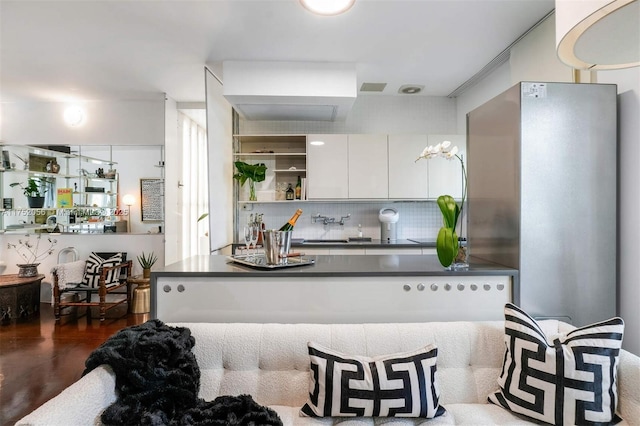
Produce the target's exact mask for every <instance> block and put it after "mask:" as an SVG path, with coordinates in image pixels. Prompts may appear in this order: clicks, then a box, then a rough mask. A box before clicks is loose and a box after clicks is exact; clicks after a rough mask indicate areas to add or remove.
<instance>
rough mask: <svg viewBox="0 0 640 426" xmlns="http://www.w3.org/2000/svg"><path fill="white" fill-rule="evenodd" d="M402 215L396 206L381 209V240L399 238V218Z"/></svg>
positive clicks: (388, 240)
mask: <svg viewBox="0 0 640 426" xmlns="http://www.w3.org/2000/svg"><path fill="white" fill-rule="evenodd" d="M399 218H400V215H399V213H398V210H396V209H394V208H391V207H389V208H383V209H380V212H379V214H378V220H379V221H380V240H381V241H384V242H390V241H396V240H397V239H398V227H397V225H398V219H399Z"/></svg>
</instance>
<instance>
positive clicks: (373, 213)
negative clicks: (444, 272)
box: [237, 201, 442, 241]
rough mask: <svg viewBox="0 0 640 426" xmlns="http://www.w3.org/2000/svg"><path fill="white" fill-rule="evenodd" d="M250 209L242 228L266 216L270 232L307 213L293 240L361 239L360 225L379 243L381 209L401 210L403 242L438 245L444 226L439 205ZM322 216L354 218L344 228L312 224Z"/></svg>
mask: <svg viewBox="0 0 640 426" xmlns="http://www.w3.org/2000/svg"><path fill="white" fill-rule="evenodd" d="M246 205H247V206H251V207H252V208H253V210H251V211H247V210H243V209H240V210H239V224H240V225H243V224H245V223H247V221H248V218H249V215H250V214H256V213H263V214H264V217H263V219H264V223H265V226H266V227H267V229H277V228H280V227H281V226H282V225H283V224H284V223H285V222H286V221H287V220H289V218H290V217H291V216H292V215H293V213H294V212H295V211H296V209H298V208H301V209H302V211H303V213H302V216H300V218H299V219H298V222H297V223H296V227H295V229H294V231H293V238H307V239H309V238H312V239H320V238H325V239H338V238H348V237H355V236H357V235H358V224H361V225H362V234H363V237H371V238H373V239H379V238H380V222H379V220H378V213H379V212H380V209H382V208H389V207H391V208H395V209H397V210H398V214H399V220H398V224H397V230H398V238H399V239H407V238H420V239H430V240H434V241H435V239H436V236H437V234H438V230H439V229H440V227H441V226H442V215H441V213H440V210H439V209H438V205H437V204H436V203H435V201H413V202H393V201H388V202H385V201H380V202H341V203H330V202H327V203H323V202H304V201H302V202H300V201H290V202H281V203H265V204H262V203H257V204H246ZM318 213H319V214H321V215H322V216H327V217H334V218H335V219H336V221H339V220H340V218H341V217H342V216H347V215H348V214H351V217H350V218H349V219H348V220H346V221H345V224H344V225H343V226H342V225H339V224H337V223H333V224H328V225H323V224H322V223H320V222H318V223H312V221H311V217H312V216H314V215H317V214H318ZM240 232H242V226H240ZM237 241H242V236H241V235H238V238H237Z"/></svg>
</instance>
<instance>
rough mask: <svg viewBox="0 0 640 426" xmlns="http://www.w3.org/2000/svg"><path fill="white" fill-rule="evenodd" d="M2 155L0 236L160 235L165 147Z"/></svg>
mask: <svg viewBox="0 0 640 426" xmlns="http://www.w3.org/2000/svg"><path fill="white" fill-rule="evenodd" d="M0 148H1V150H2V157H1V159H2V161H1V163H0V198H1V199H2V206H1V207H2V208H1V209H0V212H1V213H2V214H1V215H0V232H3V233H29V232H55V233H57V232H60V233H77V234H103V233H113V232H115V233H134V234H147V233H162V232H163V224H164V147H163V146H162V145H99V146H98V145H95V146H94V145H82V146H68V145H48V146H42V145H38V146H27V145H0Z"/></svg>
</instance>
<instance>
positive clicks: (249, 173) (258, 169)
mask: <svg viewBox="0 0 640 426" xmlns="http://www.w3.org/2000/svg"><path fill="white" fill-rule="evenodd" d="M233 164H234V165H235V166H236V169H238V173H236V174H235V175H233V178H234V179H236V180H238V182H240V186H242V185H244V183H245V182H246V181H247V179H251V180H252V181H254V182H262V181H263V180H265V179H266V177H267V166H265V165H264V164H263V163H260V164H247V163H245V162H244V161H236V162H235V163H233Z"/></svg>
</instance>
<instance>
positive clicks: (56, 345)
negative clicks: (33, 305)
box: [0, 303, 149, 425]
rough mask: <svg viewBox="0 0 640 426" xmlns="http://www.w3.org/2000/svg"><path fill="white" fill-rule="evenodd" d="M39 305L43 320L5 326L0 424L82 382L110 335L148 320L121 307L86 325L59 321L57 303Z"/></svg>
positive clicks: (0, 331) (1, 329)
mask: <svg viewBox="0 0 640 426" xmlns="http://www.w3.org/2000/svg"><path fill="white" fill-rule="evenodd" d="M40 309H41V310H40V318H39V319H38V318H35V319H32V320H30V321H28V322H22V323H19V324H15V325H5V326H0V425H12V424H14V423H15V422H16V421H18V420H19V419H21V418H22V417H24V416H25V415H27V414H29V413H30V412H31V411H33V410H35V409H36V408H37V407H39V406H40V405H42V404H44V403H45V402H46V401H48V400H49V399H51V398H53V397H54V396H56V395H57V394H59V393H60V392H61V391H62V390H63V389H64V388H66V387H67V386H69V385H70V384H72V383H73V382H75V381H76V380H78V379H79V378H80V377H81V375H82V372H83V371H84V361H85V360H86V359H87V357H88V356H89V354H90V353H91V352H92V351H93V350H94V349H95V348H97V347H98V346H100V345H101V344H102V343H103V342H104V341H105V340H106V339H107V338H108V337H109V336H111V335H112V334H114V333H115V332H117V331H118V330H120V329H122V328H124V327H127V326H130V325H136V324H141V323H143V322H145V321H147V320H148V319H149V314H127V313H126V306H122V307H118V308H114V309H112V310H111V311H109V312H108V313H107V319H106V320H105V322H104V324H102V325H100V320H99V319H96V318H94V319H93V320H92V322H91V324H87V319H86V317H82V318H80V319H78V320H76V321H71V322H68V323H66V324H63V325H55V321H54V318H53V309H52V307H51V306H50V305H49V304H47V303H42V304H40ZM118 309H120V310H118ZM95 315H97V311H96V313H95V314H94V316H95Z"/></svg>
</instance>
